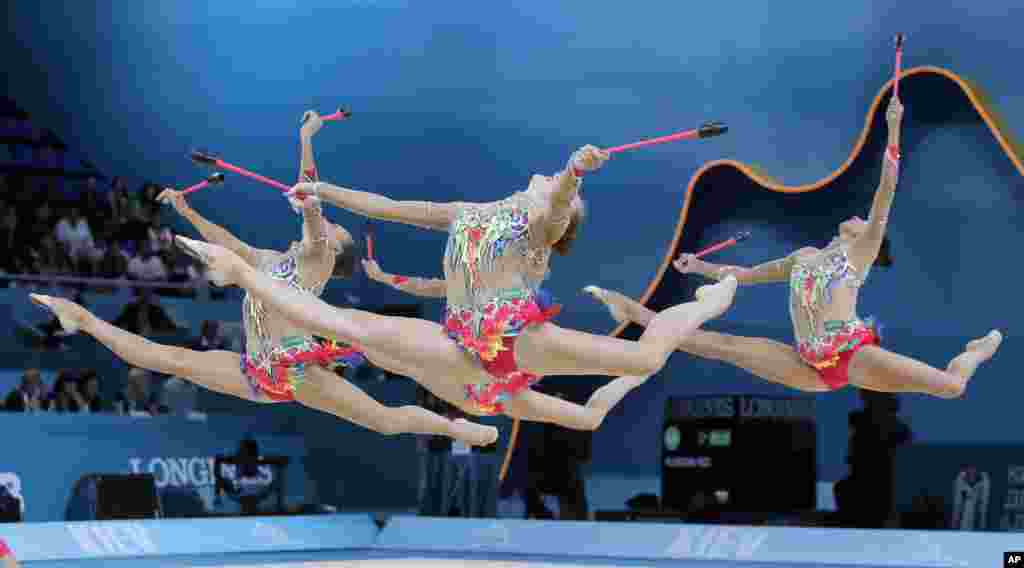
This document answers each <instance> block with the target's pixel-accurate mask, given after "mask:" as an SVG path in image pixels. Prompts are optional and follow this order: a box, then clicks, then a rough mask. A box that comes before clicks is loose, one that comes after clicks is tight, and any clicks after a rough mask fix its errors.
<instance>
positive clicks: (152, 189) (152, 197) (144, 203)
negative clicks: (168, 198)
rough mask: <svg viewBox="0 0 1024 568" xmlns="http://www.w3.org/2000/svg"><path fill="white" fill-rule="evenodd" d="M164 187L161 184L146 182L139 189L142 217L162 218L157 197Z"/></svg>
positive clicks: (147, 218)
mask: <svg viewBox="0 0 1024 568" xmlns="http://www.w3.org/2000/svg"><path fill="white" fill-rule="evenodd" d="M161 191H162V188H161V187H160V186H159V185H155V184H153V183H150V182H146V184H145V185H143V186H142V189H141V190H139V206H140V213H141V216H142V218H144V219H146V220H149V219H153V218H156V219H160V202H158V201H157V200H156V197H157V196H158V195H160V192H161Z"/></svg>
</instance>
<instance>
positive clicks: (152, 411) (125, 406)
mask: <svg viewBox="0 0 1024 568" xmlns="http://www.w3.org/2000/svg"><path fill="white" fill-rule="evenodd" d="M149 391H150V388H149V373H148V372H147V371H146V370H144V369H139V368H137V367H132V369H131V370H130V371H128V381H127V382H126V383H125V388H124V390H123V391H122V392H121V393H120V394H118V395H117V399H116V400H115V402H114V407H115V409H116V410H117V413H118V414H121V415H138V414H148V415H150V416H153V415H157V414H167V413H168V412H169V409H168V408H167V407H166V406H163V405H161V404H159V403H158V402H157V401H156V400H155V398H154V397H152V396H150V394H149Z"/></svg>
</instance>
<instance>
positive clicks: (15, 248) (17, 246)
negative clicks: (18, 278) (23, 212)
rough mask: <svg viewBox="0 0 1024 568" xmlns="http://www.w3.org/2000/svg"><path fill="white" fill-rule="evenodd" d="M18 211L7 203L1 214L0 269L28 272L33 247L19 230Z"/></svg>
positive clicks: (13, 272)
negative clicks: (23, 239)
mask: <svg viewBox="0 0 1024 568" xmlns="http://www.w3.org/2000/svg"><path fill="white" fill-rule="evenodd" d="M18 226H19V223H18V212H17V210H16V209H15V208H14V205H13V204H10V203H6V204H4V207H3V213H2V214H0V270H3V271H4V272H7V273H10V274H21V273H25V272H28V271H29V270H30V268H31V266H32V255H31V252H30V251H31V247H30V246H29V245H28V243H25V242H24V241H22V240H21V239H22V235H20V234H19V231H18Z"/></svg>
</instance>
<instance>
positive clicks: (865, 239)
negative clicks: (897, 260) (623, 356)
mask: <svg viewBox="0 0 1024 568" xmlns="http://www.w3.org/2000/svg"><path fill="white" fill-rule="evenodd" d="M886 120H887V122H888V126H889V141H888V142H889V147H888V149H887V151H886V155H885V163H884V165H883V169H882V179H881V182H880V183H879V187H878V190H877V191H876V192H875V197H874V202H873V203H872V205H871V212H870V214H869V216H868V220H867V221H864V220H862V219H860V218H859V217H853V218H851V219H848V220H846V221H843V222H842V223H840V225H839V235H838V236H837V237H835V238H834V239H833V240H832V242H831V243H829V245H828V246H826V247H825V248H824V249H821V250H818V249H814V248H801V249H799V250H797V251H796V252H794V253H792V254H791V255H789V256H787V257H785V258H783V259H780V260H776V261H773V262H768V263H765V264H760V265H758V266H755V267H753V268H742V267H737V266H720V265H716V264H712V263H709V262H705V261H703V260H700V259H699V258H696V257H695V256H694V255H692V254H683V255H681V256H680V257H679V258H677V259H676V260H675V261H674V262H673V266H674V267H675V268H676V269H677V270H678V271H679V272H681V273H683V274H699V275H701V276H704V277H706V278H711V279H721V278H726V277H735V278H736V279H737V280H738V281H739V282H740V283H742V284H764V283H770V282H787V281H788V282H789V287H790V299H789V306H790V314H791V318H792V322H793V331H794V335H795V337H796V348H795V349H794V348H791V347H790V346H788V345H786V344H784V343H780V342H778V341H773V340H771V339H765V338H752V337H741V336H734V335H725V334H721V333H714V332H709V331H703V330H698V331H697V332H696V333H694V334H692V335H690V336H688V337H687V338H686V339H685V341H683V343H682V344H681V345H680V349H681V350H682V351H685V352H687V353H690V354H693V355H696V356H699V357H704V358H707V359H714V360H719V361H725V362H728V363H731V364H733V365H735V366H737V367H740V368H743V369H745V370H747V371H750V372H751V373H753V374H755V375H757V376H759V377H761V378H763V379H765V380H768V381H772V382H776V383H781V384H783V385H786V386H789V387H791V388H795V389H799V390H802V391H812V392H822V391H831V390H836V389H840V388H842V387H845V386H846V385H847V384H853V385H854V386H857V387H860V388H863V389H868V390H874V391H882V392H914V393H923V394H929V395H933V396H937V397H941V398H957V397H959V396H960V395H962V394H963V392H964V389H965V388H966V386H967V382H968V381H969V380H970V379H971V377H972V376H973V375H974V372H975V371H976V370H977V368H978V366H979V365H980V364H981V363H984V362H985V361H987V360H989V359H990V358H992V356H993V355H995V352H996V350H997V349H998V348H999V345H1000V343H1001V342H1002V338H1003V336H1002V334H1001V333H1000V332H999V331H998V330H993V331H991V332H989V334H988V335H986V336H985V337H982V338H980V339H975V340H973V341H970V342H969V343H967V346H966V348H965V350H964V352H963V353H961V354H960V355H957V356H956V357H955V358H954V359H953V360H952V361H950V362H949V364H948V365H947V366H946V370H944V371H943V370H939V369H936V368H934V367H931V366H929V365H926V364H924V363H921V362H919V361H916V360H914V359H911V358H909V357H905V356H903V355H899V354H896V353H893V352H891V351H887V350H885V349H882V348H881V347H879V338H878V334H877V332H876V330H875V329H874V326H873V324H872V323H871V322H870V321H865V320H861V319H860V318H859V317H858V316H857V297H858V292H859V290H860V287H861V285H862V284H863V283H864V280H865V279H866V278H867V276H868V272H869V270H870V268H871V266H872V265H873V264H875V263H877V261H878V259H879V251H880V249H881V248H882V244H883V241H884V238H885V230H886V224H887V219H888V217H889V210H890V208H891V206H892V201H893V196H894V194H895V191H896V182H897V177H898V173H899V159H900V157H899V153H898V151H897V150H896V148H898V147H899V135H900V133H899V128H900V124H901V123H902V120H903V105H902V104H900V102H899V99H898V98H896V97H893V98H892V99H891V101H890V103H889V107H888V110H887V111H886ZM584 290H585V291H586V292H587V293H589V294H591V295H592V296H594V297H595V298H596V299H598V300H599V301H601V302H603V303H604V304H605V305H606V306H607V307H608V309H609V311H610V312H611V313H612V316H613V317H614V318H615V319H616V320H618V321H619V322H620V323H625V322H631V323H636V324H638V325H646V324H647V323H648V322H650V321H652V319H653V317H654V316H655V314H654V313H653V312H652V311H651V310H649V309H647V308H646V307H644V306H643V305H641V304H640V303H638V302H636V301H634V300H632V299H630V298H627V297H626V296H624V295H622V294H620V293H618V292H613V291H609V290H603V289H601V288H598V287H596V286H588V287H587V288H585V289H584Z"/></svg>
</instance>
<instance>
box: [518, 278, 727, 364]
mask: <svg viewBox="0 0 1024 568" xmlns="http://www.w3.org/2000/svg"><path fill="white" fill-rule="evenodd" d="M736 286H737V282H736V279H735V278H734V277H731V276H730V277H727V278H724V279H723V280H722V281H721V282H719V283H717V284H713V285H708V286H702V287H701V288H700V289H699V290H697V294H696V297H697V300H696V301H694V302H688V303H685V304H679V305H677V306H673V307H671V308H668V309H666V310H664V311H662V312H660V313H658V314H657V315H655V316H654V318H653V319H651V321H650V323H649V325H648V326H647V329H646V330H645V331H644V334H643V336H641V337H640V340H639V341H626V340H623V339H618V338H614V337H608V336H604V335H593V334H589V333H583V332H579V331H575V330H571V329H566V328H563V327H559V326H557V325H554V324H552V323H544V324H541V325H535V326H531V327H528V328H527V329H526V330H524V332H523V333H522V335H521V336H520V337H519V338H518V340H517V342H516V361H517V362H518V363H519V366H520V367H521V368H522V369H523V370H525V371H529V372H531V373H534V374H536V375H609V376H616V375H631V376H650V375H653V374H655V373H657V372H658V371H659V370H660V369H661V368H662V367H663V366H664V365H665V362H666V361H667V360H668V357H669V355H671V354H672V352H674V351H675V350H676V349H678V347H679V345H680V344H681V343H682V342H684V341H685V339H686V337H687V336H689V335H690V334H692V333H693V332H694V331H696V330H697V329H698V328H699V327H700V326H701V325H703V324H704V323H705V322H706V321H708V320H710V319H712V318H716V317H718V316H720V315H722V314H723V313H724V312H725V311H726V310H727V309H728V308H729V306H730V305H731V304H732V299H733V297H734V296H735V294H736Z"/></svg>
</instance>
